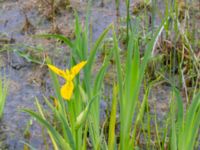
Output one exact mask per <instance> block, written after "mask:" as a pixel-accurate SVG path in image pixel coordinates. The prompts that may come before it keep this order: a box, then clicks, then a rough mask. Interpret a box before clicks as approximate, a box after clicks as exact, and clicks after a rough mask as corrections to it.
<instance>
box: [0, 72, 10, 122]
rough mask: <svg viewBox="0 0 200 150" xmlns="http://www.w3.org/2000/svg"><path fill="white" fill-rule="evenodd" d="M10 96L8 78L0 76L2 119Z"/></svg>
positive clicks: (0, 112) (0, 111)
mask: <svg viewBox="0 0 200 150" xmlns="http://www.w3.org/2000/svg"><path fill="white" fill-rule="evenodd" d="M7 94H8V81H7V79H6V76H3V77H2V76H0V119H1V118H2V116H3V111H4V106H5V103H6V98H7Z"/></svg>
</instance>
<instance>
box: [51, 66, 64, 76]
mask: <svg viewBox="0 0 200 150" xmlns="http://www.w3.org/2000/svg"><path fill="white" fill-rule="evenodd" d="M47 66H48V67H49V69H51V70H52V71H53V72H55V73H56V74H58V75H59V76H61V77H63V78H66V73H65V71H64V70H61V69H58V68H57V67H55V66H53V65H47Z"/></svg>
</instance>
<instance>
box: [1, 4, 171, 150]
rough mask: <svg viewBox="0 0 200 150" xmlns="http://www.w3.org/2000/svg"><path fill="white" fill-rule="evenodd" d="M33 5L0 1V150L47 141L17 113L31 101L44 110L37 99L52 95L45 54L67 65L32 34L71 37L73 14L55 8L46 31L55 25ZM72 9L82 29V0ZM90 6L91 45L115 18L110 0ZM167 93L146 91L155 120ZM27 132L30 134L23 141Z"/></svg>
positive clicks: (59, 50)
mask: <svg viewBox="0 0 200 150" xmlns="http://www.w3.org/2000/svg"><path fill="white" fill-rule="evenodd" d="M36 2H37V1H35V0H27V1H24V0H0V48H1V49H2V50H3V51H2V52H1V53H0V71H1V73H5V74H6V75H7V78H8V80H9V95H8V98H7V102H6V105H5V111H4V116H3V118H2V119H1V121H0V149H2V150H4V149H9V150H20V149H23V148H24V142H27V143H30V144H31V145H32V146H33V147H35V148H36V149H38V150H39V149H41V150H42V149H45V147H46V145H48V142H50V141H49V140H45V137H44V136H43V134H42V133H43V130H42V128H41V127H40V126H39V125H38V124H37V122H36V121H35V120H33V119H32V118H30V116H28V115H27V114H25V113H23V112H21V108H30V109H35V106H34V101H35V98H36V97H37V98H38V99H39V100H40V102H41V103H42V104H43V105H44V107H46V106H45V104H44V102H43V100H42V99H43V96H44V95H45V96H47V97H49V96H52V95H53V90H52V88H51V81H50V78H49V74H48V69H47V68H46V66H44V65H43V60H44V59H45V56H46V55H48V56H50V57H51V59H52V60H53V61H54V62H55V64H57V65H58V66H60V67H64V66H66V65H65V64H66V62H67V61H68V56H69V49H68V48H67V47H66V46H63V45H60V44H58V43H56V42H54V41H51V40H47V39H40V38H35V37H33V35H36V34H41V33H51V32H59V33H62V34H65V35H66V36H68V37H69V38H72V39H73V27H74V15H73V11H70V10H68V11H66V10H65V9H61V8H60V9H59V7H58V9H59V10H58V11H59V13H58V14H57V16H56V19H55V20H54V23H55V24H56V27H58V28H56V29H57V31H52V30H54V29H55V28H53V27H52V26H54V25H55V24H54V25H53V24H52V21H51V20H49V19H48V18H47V17H46V16H45V15H46V14H48V8H42V7H43V6H41V7H40V8H38V7H36V6H37V3H36ZM38 5H39V4H38ZM72 7H74V8H75V9H76V10H77V11H78V14H79V15H80V18H81V21H82V24H83V26H84V19H85V14H86V10H87V2H85V1H78V0H77V1H72ZM91 8H92V9H91V17H90V22H91V30H92V33H93V34H92V39H93V41H95V39H97V38H98V36H99V35H100V34H101V33H102V31H103V30H104V29H105V28H106V27H107V26H108V25H109V24H110V23H112V22H116V20H117V16H116V11H115V3H114V1H112V0H105V1H104V3H101V2H100V1H98V0H96V1H95V2H93V4H92V7H91ZM125 14H126V8H125V4H124V2H123V1H121V5H120V15H121V16H125ZM23 52H26V53H23ZM26 55H27V57H26ZM22 56H23V57H22ZM30 57H31V58H32V57H33V58H35V59H37V60H38V61H39V63H33V62H32V61H31V60H30V59H29V58H30ZM97 65H98V64H97ZM169 92H170V87H169V86H168V85H161V86H159V87H155V88H153V89H152V91H151V93H152V94H151V95H150V103H151V104H152V105H153V104H154V103H156V105H157V111H158V112H159V115H158V116H164V114H165V112H166V110H167V108H168V103H169V101H168V100H169ZM101 106H102V110H104V109H105V108H106V107H107V104H106V103H105V102H102V105H101ZM103 114H104V113H103V112H102V115H103ZM161 118H162V117H160V118H158V120H159V119H161ZM27 130H28V131H30V135H29V136H28V138H27V136H26V134H27V132H26V131H27ZM49 149H51V147H49Z"/></svg>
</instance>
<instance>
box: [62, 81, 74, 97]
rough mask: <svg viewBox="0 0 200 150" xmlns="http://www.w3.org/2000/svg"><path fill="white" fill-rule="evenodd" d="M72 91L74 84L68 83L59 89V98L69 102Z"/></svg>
mask: <svg viewBox="0 0 200 150" xmlns="http://www.w3.org/2000/svg"><path fill="white" fill-rule="evenodd" d="M73 90H74V84H73V82H72V81H69V82H67V83H65V84H64V85H63V86H62V87H61V90H60V92H61V96H62V97H63V98H64V99H66V100H70V99H71V97H72V94H73Z"/></svg>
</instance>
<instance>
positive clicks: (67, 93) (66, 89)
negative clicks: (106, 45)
mask: <svg viewBox="0 0 200 150" xmlns="http://www.w3.org/2000/svg"><path fill="white" fill-rule="evenodd" d="M86 63H87V61H82V62H80V63H79V64H77V65H76V66H74V67H72V68H71V69H70V70H68V69H66V71H64V70H60V69H58V68H57V67H55V66H53V65H48V67H49V68H50V69H51V70H52V71H54V72H55V73H56V74H58V75H59V76H61V77H63V78H64V79H65V80H66V83H65V84H64V85H63V86H62V87H61V89H60V93H61V95H62V97H63V98H64V99H66V100H70V99H71V97H72V94H73V90H74V83H73V81H72V80H73V79H74V77H75V76H76V75H77V74H78V73H79V71H80V70H81V69H82V68H83V67H84V66H85V64H86Z"/></svg>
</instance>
